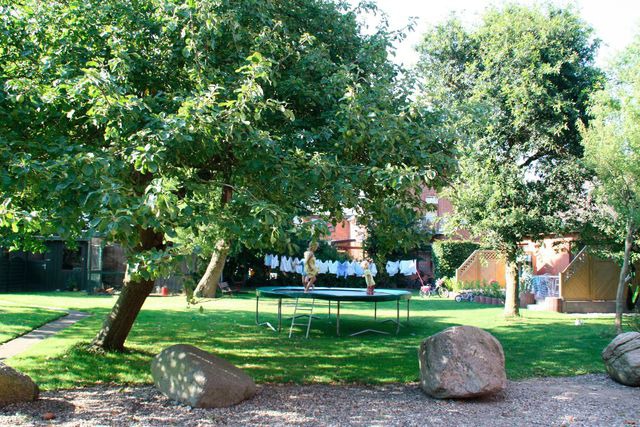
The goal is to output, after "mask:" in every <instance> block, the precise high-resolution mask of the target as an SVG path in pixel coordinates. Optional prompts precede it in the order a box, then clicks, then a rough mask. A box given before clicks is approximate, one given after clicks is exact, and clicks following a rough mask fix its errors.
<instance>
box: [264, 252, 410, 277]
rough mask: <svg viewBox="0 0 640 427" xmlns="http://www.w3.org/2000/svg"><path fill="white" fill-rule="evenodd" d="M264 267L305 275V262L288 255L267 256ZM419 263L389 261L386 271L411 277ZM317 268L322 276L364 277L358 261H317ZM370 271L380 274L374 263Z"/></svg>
mask: <svg viewBox="0 0 640 427" xmlns="http://www.w3.org/2000/svg"><path fill="white" fill-rule="evenodd" d="M264 265H265V266H267V267H269V268H271V269H279V270H280V271H282V272H283V273H298V274H304V260H302V259H300V258H297V257H295V258H292V257H288V256H286V255H274V254H267V255H265V257H264ZM416 265H417V262H416V260H415V259H412V260H401V261H387V264H386V266H385V270H386V271H387V274H389V276H395V275H396V274H402V275H404V276H411V275H414V274H417V272H418V271H417V269H416ZM316 266H317V267H318V271H319V273H320V274H334V275H336V276H337V277H349V276H357V277H363V276H364V270H363V269H362V266H361V265H360V263H359V262H358V261H342V262H341V261H323V260H321V259H316ZM369 270H371V274H372V275H373V276H374V277H375V276H376V275H377V274H378V267H377V266H376V264H375V263H374V262H371V263H370V264H369Z"/></svg>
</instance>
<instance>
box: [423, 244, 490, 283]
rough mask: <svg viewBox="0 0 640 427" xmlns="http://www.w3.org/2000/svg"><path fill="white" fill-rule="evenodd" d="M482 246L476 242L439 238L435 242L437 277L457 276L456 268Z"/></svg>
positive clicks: (434, 255) (435, 272) (435, 270)
mask: <svg viewBox="0 0 640 427" xmlns="http://www.w3.org/2000/svg"><path fill="white" fill-rule="evenodd" d="M479 247H480V245H479V244H477V243H475V242H469V241H462V240H438V241H435V242H433V245H432V249H433V265H434V274H435V276H436V277H437V278H441V277H455V276H456V269H457V268H458V267H460V265H462V263H463V262H464V261H465V260H466V259H467V258H468V257H469V255H471V254H472V253H473V251H475V250H476V249H478V248H479Z"/></svg>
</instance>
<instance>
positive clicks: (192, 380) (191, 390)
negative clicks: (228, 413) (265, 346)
mask: <svg viewBox="0 0 640 427" xmlns="http://www.w3.org/2000/svg"><path fill="white" fill-rule="evenodd" d="M151 374H152V376H153V382H154V383H155V385H156V387H157V388H158V390H160V391H161V392H162V393H164V394H165V395H166V396H168V397H169V398H171V399H174V400H177V401H179V402H182V403H184V404H187V405H190V406H193V407H196V408H220V407H224V406H231V405H235V404H236V403H240V402H242V401H243V400H245V399H249V398H251V397H253V396H254V395H255V394H256V385H255V383H254V382H253V380H252V379H251V377H250V376H249V375H247V374H246V373H244V372H243V371H242V370H240V369H239V368H237V367H235V366H233V365H232V364H231V363H229V362H227V361H226V360H224V359H221V358H219V357H217V356H214V355H213V354H210V353H207V352H206V351H203V350H200V349H199V348H197V347H194V346H192V345H186V344H178V345H173V346H171V347H167V348H165V349H164V350H162V351H161V352H160V353H159V354H158V355H157V356H156V357H154V359H153V361H152V362H151Z"/></svg>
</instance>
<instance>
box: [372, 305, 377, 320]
mask: <svg viewBox="0 0 640 427" xmlns="http://www.w3.org/2000/svg"><path fill="white" fill-rule="evenodd" d="M373 320H378V301H374V303H373Z"/></svg>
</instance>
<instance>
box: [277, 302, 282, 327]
mask: <svg viewBox="0 0 640 427" xmlns="http://www.w3.org/2000/svg"><path fill="white" fill-rule="evenodd" d="M281 330H282V298H278V332H280V331H281Z"/></svg>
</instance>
